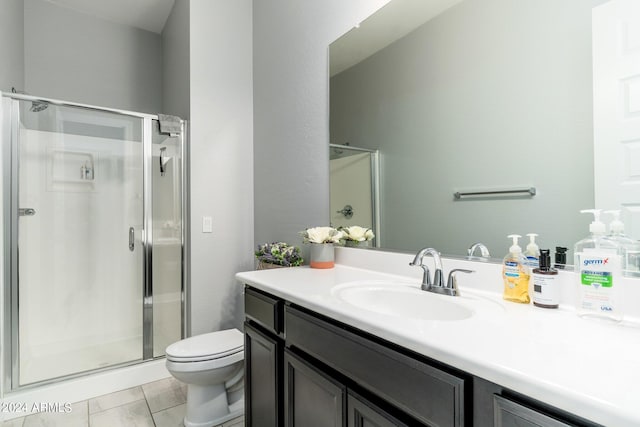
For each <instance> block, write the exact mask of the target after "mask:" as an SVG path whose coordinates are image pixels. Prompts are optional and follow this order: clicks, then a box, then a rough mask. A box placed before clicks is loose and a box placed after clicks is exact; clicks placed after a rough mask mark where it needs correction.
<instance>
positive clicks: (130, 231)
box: [129, 227, 136, 252]
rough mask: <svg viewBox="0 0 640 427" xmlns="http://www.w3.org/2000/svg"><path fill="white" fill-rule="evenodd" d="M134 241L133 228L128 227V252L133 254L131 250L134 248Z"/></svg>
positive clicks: (134, 233)
mask: <svg viewBox="0 0 640 427" xmlns="http://www.w3.org/2000/svg"><path fill="white" fill-rule="evenodd" d="M135 240H136V230H135V229H134V228H133V227H129V250H130V251H131V252H133V250H134V249H135V248H136V244H135Z"/></svg>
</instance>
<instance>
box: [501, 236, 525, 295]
mask: <svg viewBox="0 0 640 427" xmlns="http://www.w3.org/2000/svg"><path fill="white" fill-rule="evenodd" d="M507 237H509V238H510V239H512V240H513V244H512V245H511V247H510V248H509V253H508V254H507V255H506V256H505V257H504V259H503V260H502V279H503V281H504V293H503V296H502V297H503V298H504V299H505V300H507V301H513V302H519V303H522V304H529V301H530V299H529V268H528V267H527V261H526V259H525V258H524V256H523V255H522V248H521V247H520V246H518V239H519V238H520V237H521V236H519V235H517V234H511V235H509V236H507Z"/></svg>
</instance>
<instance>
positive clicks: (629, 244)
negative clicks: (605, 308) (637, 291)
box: [604, 209, 640, 277]
mask: <svg viewBox="0 0 640 427" xmlns="http://www.w3.org/2000/svg"><path fill="white" fill-rule="evenodd" d="M604 213H608V214H611V215H613V220H612V221H611V222H610V223H609V234H608V237H609V238H610V239H612V240H614V241H615V242H617V243H618V244H619V245H620V247H621V248H620V249H621V250H622V254H621V255H622V266H621V268H622V272H623V274H624V275H625V276H630V277H638V275H640V242H638V241H636V240H633V239H630V238H629V237H628V236H627V235H625V234H624V222H622V221H621V220H620V210H619V209H618V210H609V211H604Z"/></svg>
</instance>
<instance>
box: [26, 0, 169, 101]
mask: <svg viewBox="0 0 640 427" xmlns="http://www.w3.org/2000/svg"><path fill="white" fill-rule="evenodd" d="M24 6H25V9H24V18H25V23H24V55H25V60H24V64H25V80H24V83H25V91H26V92H28V93H30V94H33V95H39V96H44V97H49V98H56V99H62V100H67V101H76V102H82V103H87V104H94V105H100V106H104V107H113V108H121V109H125V110H133V111H142V112H149V113H157V112H160V111H161V108H162V40H161V37H160V35H158V34H155V33H152V32H149V31H144V30H139V29H135V28H132V27H127V26H124V25H120V24H115V23H111V22H109V21H105V20H102V19H98V18H94V17H92V16H90V15H86V14H82V13H79V12H76V11H74V10H71V9H67V8H63V7H59V6H56V5H54V4H52V3H50V2H47V1H43V0H25V1H24Z"/></svg>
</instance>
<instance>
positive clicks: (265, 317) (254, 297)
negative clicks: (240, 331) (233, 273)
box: [244, 287, 283, 335]
mask: <svg viewBox="0 0 640 427" xmlns="http://www.w3.org/2000/svg"><path fill="white" fill-rule="evenodd" d="M282 306H283V302H282V300H279V299H277V298H274V297H272V296H269V295H267V294H264V293H262V292H258V291H256V290H255V289H252V288H249V287H245V289H244V311H245V316H246V317H247V319H249V320H252V321H254V322H256V323H257V324H259V325H260V326H262V327H264V328H266V329H267V330H268V331H269V332H273V333H274V334H276V335H281V334H282V332H283V322H282Z"/></svg>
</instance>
